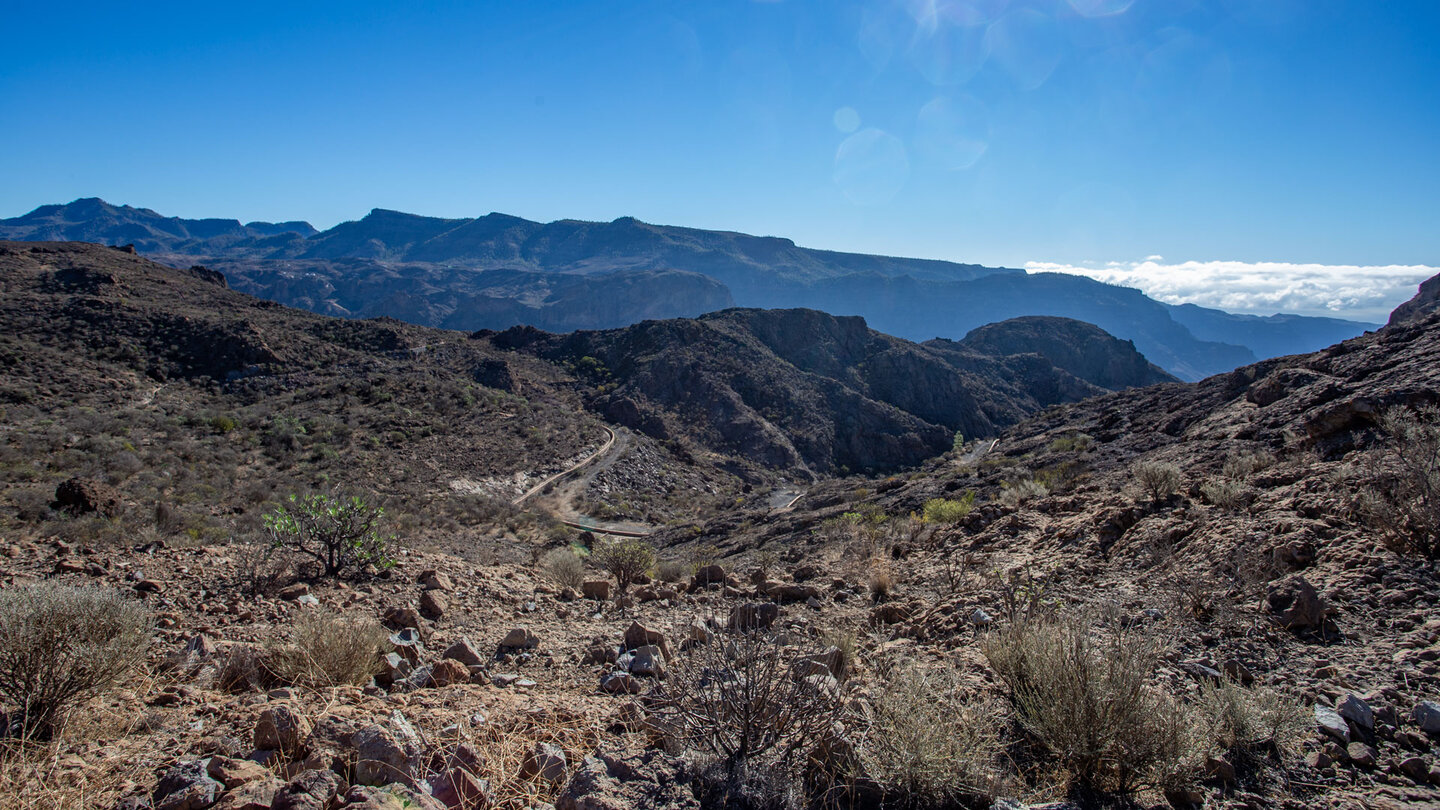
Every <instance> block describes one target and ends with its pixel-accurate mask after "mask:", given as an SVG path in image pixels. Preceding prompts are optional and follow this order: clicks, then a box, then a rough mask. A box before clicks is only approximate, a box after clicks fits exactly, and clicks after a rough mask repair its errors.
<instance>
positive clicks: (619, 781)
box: [555, 750, 700, 810]
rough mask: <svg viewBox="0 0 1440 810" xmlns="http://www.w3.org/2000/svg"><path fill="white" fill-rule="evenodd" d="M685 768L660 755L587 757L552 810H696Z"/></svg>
mask: <svg viewBox="0 0 1440 810" xmlns="http://www.w3.org/2000/svg"><path fill="white" fill-rule="evenodd" d="M688 783H689V774H688V773H687V771H686V769H685V764H684V763H683V762H682V761H681V760H679V759H678V758H676V757H672V756H670V755H668V754H666V753H664V752H663V751H656V750H647V751H643V752H639V753H633V754H630V755H628V756H625V757H618V756H611V755H609V754H606V753H599V754H597V755H595V756H589V757H586V758H585V759H584V761H583V762H581V764H580V767H579V768H578V769H576V771H575V773H574V774H573V775H572V776H571V777H570V780H569V781H568V782H566V784H565V788H564V789H563V790H562V791H561V792H560V795H559V796H558V797H556V799H555V810H621V808H631V807H665V808H671V810H699V808H700V802H699V801H698V800H697V799H696V798H695V794H694V791H693V790H691V789H690V788H689V785H688Z"/></svg>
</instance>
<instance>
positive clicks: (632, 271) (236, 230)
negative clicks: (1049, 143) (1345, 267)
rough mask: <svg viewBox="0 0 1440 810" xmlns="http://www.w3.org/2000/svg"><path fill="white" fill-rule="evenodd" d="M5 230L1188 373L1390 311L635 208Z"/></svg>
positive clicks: (425, 300)
mask: <svg viewBox="0 0 1440 810" xmlns="http://www.w3.org/2000/svg"><path fill="white" fill-rule="evenodd" d="M0 239H45V240H61V239H75V240H86V241H100V242H106V243H108V244H113V245H124V244H134V245H135V247H136V249H137V250H138V251H140V252H141V253H143V254H146V255H149V256H152V257H155V258H159V259H161V260H162V261H165V262H166V263H168V264H172V265H176V266H187V265H190V264H194V263H203V264H206V265H207V266H212V267H216V268H218V269H221V270H222V271H223V272H224V273H225V274H226V276H227V277H229V278H231V279H232V283H233V285H234V286H235V287H236V288H237V289H241V290H244V291H245V292H249V293H252V294H254V295H257V296H259V297H262V298H269V299H271V300H275V301H279V302H280V303H283V304H287V305H289V306H295V307H302V308H305V309H309V310H311V311H314V312H321V313H325V314H330V315H341V316H360V317H371V316H380V315H387V316H390V317H395V318H401V319H404V320H407V321H410V322H412V323H419V324H423V325H428V326H440V327H445V328H454V329H477V328H490V329H504V328H507V327H510V326H514V325H516V324H519V323H528V324H530V325H534V326H540V327H542V328H548V329H553V330H555V331H562V332H563V331H570V330H574V329H594V328H608V327H618V326H625V325H629V324H633V323H637V322H639V321H641V320H645V319H647V318H674V317H691V316H694V315H698V314H701V313H703V312H708V311H713V310H715V309H721V308H724V307H726V306H730V305H732V303H733V304H738V305H740V306H745V307H763V308H797V307H804V308H810V309H818V310H823V311H825V312H831V313H836V314H843V315H860V316H862V317H864V318H866V320H867V321H868V322H869V323H870V325H871V326H872V327H874V328H875V329H878V330H879V331H882V332H885V333H887V334H891V335H895V336H898V337H902V338H906V339H909V340H915V341H922V340H928V339H930V338H934V337H942V338H950V339H956V338H959V337H961V336H962V335H964V334H965V333H966V332H968V331H970V330H971V329H974V328H976V327H979V326H983V325H985V324H988V323H992V322H995V321H1001V320H1006V319H1010V318H1017V317H1025V316H1037V315H1048V316H1057V317H1066V318H1074V319H1078V320H1081V321H1085V322H1087V323H1092V324H1096V325H1098V326H1099V327H1100V328H1102V329H1104V330H1105V331H1106V332H1108V333H1110V334H1112V335H1115V336H1117V337H1119V338H1121V339H1123V340H1130V341H1133V342H1134V344H1135V346H1136V347H1137V348H1138V349H1139V350H1140V351H1141V352H1142V353H1143V354H1144V355H1145V356H1146V357H1147V358H1149V359H1150V360H1151V361H1152V362H1154V363H1156V364H1158V365H1159V366H1161V367H1162V368H1164V369H1166V370H1167V371H1168V372H1169V373H1171V374H1174V375H1176V376H1178V377H1180V378H1182V379H1186V380H1198V379H1200V378H1202V377H1206V376H1209V375H1211V374H1215V373H1219V372H1224V371H1230V370H1231V369H1234V368H1235V367H1237V366H1240V365H1244V364H1246V363H1250V362H1254V361H1255V360H1256V359H1264V358H1268V357H1274V356H1279V355H1286V354H1294V353H1299V352H1307V351H1314V350H1316V349H1319V348H1322V347H1324V346H1327V345H1330V344H1332V343H1335V342H1337V341H1340V340H1343V339H1346V338H1350V337H1354V336H1355V335H1358V334H1360V333H1361V332H1362V331H1364V330H1365V329H1366V328H1373V326H1374V325H1373V324H1361V323H1355V322H1351V321H1343V320H1337V319H1331V318H1310V317H1299V316H1280V315H1277V316H1272V317H1269V318H1260V317H1254V316H1239V315H1232V314H1229V313H1226V312H1221V311H1219V310H1213V309H1206V308H1203V307H1197V306H1193V305H1186V306H1169V305H1166V304H1162V303H1160V302H1158V301H1155V300H1152V299H1150V298H1147V297H1146V296H1145V295H1143V294H1142V293H1140V292H1139V291H1137V290H1131V289H1126V288H1121V287H1113V286H1110V285H1106V284H1102V283H1100V282H1097V281H1093V280H1091V279H1087V278H1083V277H1079V276H1071V275H1064V274H1056V273H1035V274H1027V273H1025V272H1023V271H1021V270H1016V269H1013V268H1001V267H984V266H981V265H974V264H957V263H954V262H944V261H933V260H925V259H906V258H897V257H890V256H870V255H863V254H852V253H839V252H835V251H825V250H815V249H811V248H803V247H799V246H797V245H795V244H794V243H793V242H791V241H790V240H788V239H783V238H777V237H757V236H751V235H748V234H741V233H730V232H724V231H706V230H700V229H695V228H679V227H673V226H665V225H654V224H650V223H645V222H640V221H638V220H636V219H634V218H633V217H621V218H619V219H616V220H614V221H612V222H580V221H576V220H559V221H556V222H551V223H539V222H531V221H528V220H525V219H521V218H519V217H513V216H508V215H505V214H498V213H492V214H488V215H486V216H483V217H477V218H473V219H471V218H464V219H442V218H437V217H424V216H417V215H414V214H407V213H403V212H399V211H388V210H384V209H375V210H373V211H371V212H370V213H369V214H368V215H366V216H365V217H362V218H361V219H359V220H356V221H353V222H344V223H341V224H340V225H337V226H335V227H334V228H331V229H329V230H326V231H323V232H318V233H317V232H316V231H315V229H314V228H312V227H311V226H310V225H309V224H307V223H303V222H299V223H297V222H287V223H279V224H275V223H263V222H252V223H249V224H244V225H242V224H241V223H240V222H239V221H237V220H223V219H205V220H192V219H182V218H178V217H166V216H162V215H161V214H158V213H156V212H154V211H151V210H149V209H143V208H132V207H130V206H114V205H110V204H109V203H106V202H105V201H103V200H99V199H94V198H91V199H81V200H76V201H74V202H72V203H68V204H65V205H45V206H41V207H39V208H37V209H35V210H34V211H31V212H30V213H28V214H25V215H22V216H19V217H14V218H12V219H6V220H0ZM576 276H579V277H583V278H575V277H576Z"/></svg>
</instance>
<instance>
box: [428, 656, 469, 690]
mask: <svg viewBox="0 0 1440 810" xmlns="http://www.w3.org/2000/svg"><path fill="white" fill-rule="evenodd" d="M469 682H470V667H467V666H465V665H464V664H462V663H460V662H459V661H456V660H455V659H453V658H444V659H441V660H440V661H437V662H436V663H435V664H433V665H431V667H430V679H429V684H428V685H429V686H432V687H446V686H450V685H451V684H457V683H469Z"/></svg>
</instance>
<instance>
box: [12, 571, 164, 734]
mask: <svg viewBox="0 0 1440 810" xmlns="http://www.w3.org/2000/svg"><path fill="white" fill-rule="evenodd" d="M149 639H150V612H149V611H148V610H147V609H146V608H145V607H144V605H141V604H140V603H138V602H135V601H133V600H131V599H128V598H126V597H125V596H122V595H121V594H120V593H118V592H116V591H111V590H104V589H100V588H76V587H69V586H63V585H55V584H51V583H43V584H38V585H24V586H19V587H12V588H5V589H3V590H0V696H3V698H4V700H5V702H6V703H7V704H9V705H11V706H13V707H14V709H15V711H14V713H13V714H11V715H10V716H9V717H7V718H6V720H7V726H8V727H7V728H6V729H3V730H0V731H4V732H8V734H10V735H15V736H21V737H25V738H27V739H48V738H49V737H51V736H52V735H53V733H54V732H55V730H56V729H57V728H58V726H59V725H60V724H61V723H62V722H63V721H64V719H65V715H66V713H67V712H68V711H69V710H70V709H72V708H73V707H75V706H78V705H80V704H82V703H84V702H85V701H87V700H89V699H91V698H93V697H95V696H96V695H99V694H101V693H103V692H105V691H106V690H107V689H109V688H110V687H111V686H113V685H114V684H115V683H116V681H118V680H119V679H120V678H121V677H122V676H124V675H125V673H126V672H128V671H129V670H130V669H131V668H132V667H134V666H135V665H136V664H138V663H139V662H140V661H141V660H143V659H144V656H145V648H146V646H147V645H148V642H149Z"/></svg>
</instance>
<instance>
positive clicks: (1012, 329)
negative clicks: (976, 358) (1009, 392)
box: [924, 316, 1178, 401]
mask: <svg viewBox="0 0 1440 810" xmlns="http://www.w3.org/2000/svg"><path fill="white" fill-rule="evenodd" d="M924 345H925V346H928V347H930V348H933V349H938V350H951V349H958V350H960V351H961V352H964V351H969V352H971V353H974V354H983V355H989V356H992V357H1006V356H1009V355H1015V354H1038V355H1040V356H1041V357H1043V358H1045V359H1046V360H1048V361H1050V362H1051V363H1052V364H1054V365H1055V366H1056V367H1058V368H1061V369H1063V370H1065V371H1068V372H1069V373H1071V374H1073V375H1075V376H1076V377H1079V378H1080V379H1082V380H1084V381H1086V382H1088V383H1090V384H1092V385H1097V386H1099V387H1101V388H1104V389H1107V390H1110V391H1119V390H1120V389H1122V388H1143V387H1145V386H1147V385H1156V384H1158V383H1166V382H1178V380H1176V378H1175V377H1173V376H1171V375H1170V374H1167V373H1165V371H1164V370H1163V369H1161V368H1160V367H1159V366H1156V365H1155V364H1154V363H1151V362H1149V361H1147V360H1146V359H1145V357H1144V356H1143V355H1141V354H1140V352H1138V351H1136V350H1135V344H1134V343H1133V342H1132V341H1128V340H1120V339H1119V338H1116V337H1113V336H1111V335H1110V334H1108V333H1106V332H1105V330H1103V329H1101V328H1100V327H1098V326H1094V325H1092V324H1088V323H1085V322H1083V321H1077V320H1074V319H1071V318H1050V317H1038V316H1037V317H1029V318H1011V319H1010V320H1008V321H1000V322H998V323H992V324H989V325H987V326H982V327H980V328H978V329H973V330H971V331H970V333H969V334H968V335H966V336H965V338H964V339H963V340H960V341H958V342H952V341H947V340H943V339H936V340H931V341H926V343H925V344H924ZM1057 401H1058V400H1057Z"/></svg>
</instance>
